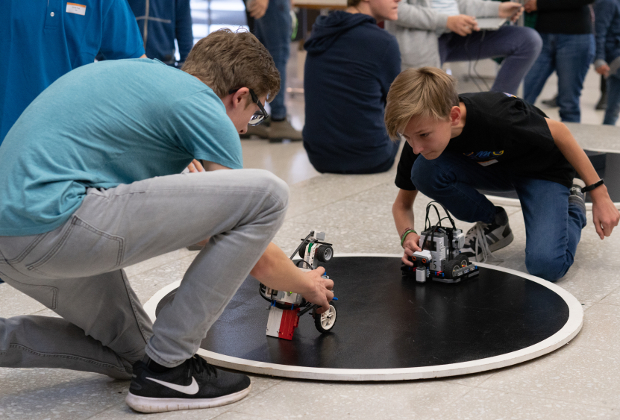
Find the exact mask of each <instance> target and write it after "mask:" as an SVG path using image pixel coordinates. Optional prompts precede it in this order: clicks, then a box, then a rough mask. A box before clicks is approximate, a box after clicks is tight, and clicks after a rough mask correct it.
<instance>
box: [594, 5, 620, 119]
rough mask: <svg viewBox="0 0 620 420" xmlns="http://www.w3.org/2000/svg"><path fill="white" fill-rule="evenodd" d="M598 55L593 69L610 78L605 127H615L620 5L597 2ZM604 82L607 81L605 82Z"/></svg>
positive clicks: (619, 98)
mask: <svg viewBox="0 0 620 420" xmlns="http://www.w3.org/2000/svg"><path fill="white" fill-rule="evenodd" d="M594 15H595V16H596V20H595V21H594V24H595V29H596V30H595V34H596V55H595V60H594V68H595V69H596V72H597V73H598V74H600V75H601V77H605V78H607V103H606V104H607V106H606V108H605V118H604V119H603V124H606V125H616V121H618V114H619V113H620V74H619V73H618V70H620V2H619V1H618V0H596V2H595V3H594ZM602 80H604V79H602Z"/></svg>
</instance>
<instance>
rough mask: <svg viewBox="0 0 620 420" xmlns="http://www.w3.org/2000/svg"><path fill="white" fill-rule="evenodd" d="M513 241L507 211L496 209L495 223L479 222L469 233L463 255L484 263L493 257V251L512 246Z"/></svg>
mask: <svg viewBox="0 0 620 420" xmlns="http://www.w3.org/2000/svg"><path fill="white" fill-rule="evenodd" d="M513 240H514V236H513V234H512V229H510V224H509V223H508V215H507V214H506V210H504V208H502V207H496V208H495V220H494V221H493V223H482V222H477V223H476V224H475V225H474V227H472V228H471V229H469V230H468V231H467V234H466V235H465V245H464V246H463V248H461V253H463V254H465V255H467V256H468V257H469V259H470V260H472V261H478V262H484V261H486V260H487V259H488V258H489V257H491V256H492V255H491V253H492V252H493V251H497V250H498V249H502V248H504V247H506V246H508V245H510V243H511V242H512V241H513Z"/></svg>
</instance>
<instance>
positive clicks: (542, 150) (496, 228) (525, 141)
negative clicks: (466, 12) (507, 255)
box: [385, 67, 620, 281]
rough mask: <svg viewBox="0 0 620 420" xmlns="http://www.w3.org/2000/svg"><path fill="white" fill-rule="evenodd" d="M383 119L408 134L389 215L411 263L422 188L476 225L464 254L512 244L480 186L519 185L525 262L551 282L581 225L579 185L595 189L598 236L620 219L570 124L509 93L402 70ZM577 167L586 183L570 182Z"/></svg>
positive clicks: (435, 72)
mask: <svg viewBox="0 0 620 420" xmlns="http://www.w3.org/2000/svg"><path fill="white" fill-rule="evenodd" d="M385 122H386V127H387V129H388V133H389V134H390V136H391V137H392V138H395V137H397V135H398V134H400V135H401V136H402V137H404V138H405V140H406V141H407V144H405V147H404V149H403V152H402V156H401V159H400V162H399V165H398V174H397V176H396V185H397V186H398V187H399V188H400V191H399V194H398V197H397V198H396V201H395V202H394V205H393V208H392V212H393V215H394V220H395V222H396V228H397V229H398V232H399V234H400V235H401V243H402V244H403V248H404V249H405V255H404V256H403V261H404V262H405V263H406V264H408V265H411V262H409V261H408V259H407V257H408V256H410V255H411V254H413V252H414V251H418V250H420V248H419V247H418V240H419V235H418V234H417V233H416V232H415V231H414V230H413V222H414V216H413V209H412V208H413V202H414V200H415V197H416V194H417V191H418V190H419V191H422V193H424V194H425V195H426V196H428V197H430V198H432V199H434V200H437V201H439V202H440V203H441V204H443V205H444V206H445V207H446V208H447V209H448V210H449V211H450V212H451V213H452V214H453V215H454V216H455V217H456V218H458V219H460V220H464V221H467V222H477V223H476V225H475V226H474V227H473V228H472V229H470V231H469V232H468V233H467V236H466V239H465V248H464V249H463V250H462V251H463V252H464V253H466V254H468V255H470V256H471V257H472V258H474V259H482V260H484V259H486V257H487V256H488V255H489V254H490V252H491V251H494V250H497V249H500V248H503V247H504V246H506V245H508V244H509V243H510V242H511V241H512V231H511V230H510V226H509V224H508V216H507V215H506V212H505V210H504V209H503V208H501V207H495V206H494V205H493V204H492V203H491V202H490V201H489V200H488V199H487V198H486V197H485V196H484V195H483V194H481V193H479V192H478V191H477V188H480V189H485V190H491V191H506V190H512V189H515V190H516V191H517V194H518V196H519V200H520V202H521V207H522V210H523V217H524V220H525V228H526V250H525V263H526V267H527V269H528V271H529V272H530V273H531V274H533V275H536V276H539V277H542V278H544V279H547V280H551V281H556V280H558V279H560V278H561V277H563V276H564V274H566V272H567V271H568V269H569V268H570V266H571V265H572V264H573V259H574V255H575V251H576V249H577V244H578V243H579V240H580V238H581V229H582V228H583V227H584V226H585V225H586V209H585V202H584V196H583V192H586V191H589V192H590V194H591V195H592V203H593V206H592V213H593V219H594V225H595V229H596V232H597V233H598V234H599V236H600V237H601V239H603V238H604V237H605V236H609V235H610V234H611V231H612V230H613V228H614V227H615V226H617V225H618V220H619V219H620V214H619V212H618V210H617V209H616V207H615V206H614V203H613V202H612V201H611V199H610V198H609V194H608V193H607V188H606V187H605V185H604V184H603V182H602V180H600V179H599V177H598V175H597V174H596V171H595V170H594V168H593V167H592V164H591V163H590V160H589V159H588V157H587V156H586V154H585V153H584V151H583V149H581V147H579V145H578V144H577V142H576V141H575V139H574V138H573V136H572V135H571V133H570V131H569V130H568V128H567V127H566V126H565V125H564V124H562V123H560V122H557V121H554V120H550V119H548V118H547V117H546V115H545V114H544V113H543V112H542V111H540V110H539V109H538V108H536V107H534V106H532V105H529V104H528V103H526V102H524V101H522V100H521V99H519V98H517V97H515V96H512V95H508V94H504V93H497V92H483V93H470V94H463V95H458V94H457V92H456V88H455V80H454V79H453V78H452V77H450V76H449V75H447V74H446V73H444V72H443V71H442V70H440V69H436V68H431V67H424V68H420V69H408V70H406V71H404V72H402V73H401V74H400V75H399V76H398V77H397V78H396V79H395V80H394V83H393V84H392V86H391V88H390V92H389V93H388V97H387V106H386V111H385ZM420 155H421V156H420ZM573 168H575V169H576V170H577V172H578V173H579V175H580V177H581V179H582V180H583V182H582V181H581V180H575V183H574V182H573V177H574V175H575V169H573ZM584 183H585V184H584ZM585 185H587V186H588V187H585ZM582 187H584V188H582Z"/></svg>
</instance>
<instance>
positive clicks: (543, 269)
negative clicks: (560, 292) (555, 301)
mask: <svg viewBox="0 0 620 420" xmlns="http://www.w3.org/2000/svg"><path fill="white" fill-rule="evenodd" d="M571 265H572V262H571V263H570V264H569V263H568V262H567V261H566V258H559V257H551V256H549V255H544V254H538V255H526V256H525V266H526V268H527V271H528V272H529V273H530V274H531V275H533V276H536V277H540V278H542V279H544V280H548V281H551V282H556V281H558V280H559V279H561V278H562V277H564V275H565V274H566V272H567V271H568V269H569V268H570V266H571Z"/></svg>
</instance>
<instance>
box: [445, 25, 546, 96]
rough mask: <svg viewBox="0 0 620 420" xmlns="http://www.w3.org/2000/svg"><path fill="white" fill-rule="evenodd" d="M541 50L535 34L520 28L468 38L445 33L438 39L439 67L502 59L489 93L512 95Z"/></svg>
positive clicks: (508, 27) (527, 29)
mask: <svg viewBox="0 0 620 420" xmlns="http://www.w3.org/2000/svg"><path fill="white" fill-rule="evenodd" d="M541 48H542V41H541V39H540V36H539V35H538V32H536V31H535V30H533V29H531V28H525V27H522V26H502V27H501V28H500V29H499V30H497V31H484V32H475V33H473V34H471V35H468V36H460V35H457V34H454V33H448V34H444V35H442V36H440V37H439V55H440V57H441V62H442V63H446V62H451V61H477V60H478V59H481V58H495V57H505V59H504V61H503V62H502V66H501V67H500V69H499V72H498V73H497V77H496V78H495V82H494V83H493V86H492V87H491V90H492V91H494V92H506V93H511V94H514V95H516V93H517V89H518V88H519V84H520V83H521V80H523V77H524V76H525V75H526V73H527V72H528V70H529V69H530V67H532V64H533V63H534V61H535V60H536V57H538V54H539V53H540V49H541Z"/></svg>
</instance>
